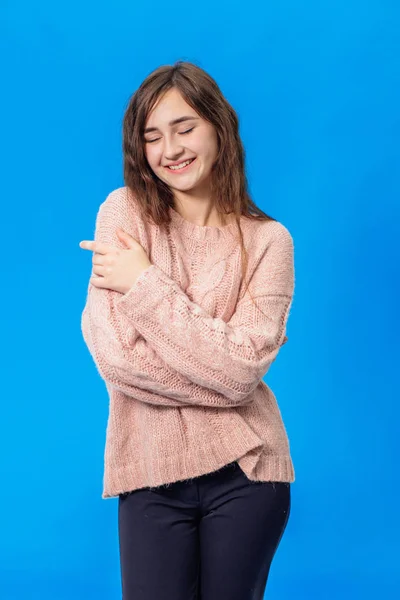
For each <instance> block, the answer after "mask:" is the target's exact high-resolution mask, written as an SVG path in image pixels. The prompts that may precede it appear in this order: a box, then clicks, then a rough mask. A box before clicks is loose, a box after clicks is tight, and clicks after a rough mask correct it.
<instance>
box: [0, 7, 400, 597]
mask: <svg viewBox="0 0 400 600" xmlns="http://www.w3.org/2000/svg"><path fill="white" fill-rule="evenodd" d="M399 25H400V5H399V4H398V3H395V2H393V1H389V0H371V1H370V2H363V1H361V0H358V1H357V0H334V1H332V0H327V1H325V2H317V1H316V0H308V1H307V0H306V1H305V2H296V1H294V0H285V1H282V2H271V1H269V0H267V1H264V2H261V0H260V1H259V2H247V3H246V4H244V5H243V4H242V3H235V2H232V1H231V2H226V1H225V0H222V1H221V2H218V3H215V2H208V1H207V0H206V1H205V2H203V4H201V5H196V4H185V5H184V6H183V5H178V6H175V5H173V6H169V5H166V4H165V3H162V2H157V0H155V2H153V4H152V5H151V6H150V5H149V4H148V3H135V2H134V3H132V2H128V1H127V0H116V1H114V2H113V3H111V2H108V3H107V2H100V3H99V2H94V1H93V0H88V1H86V2H76V1H75V0H69V2H58V3H54V2H49V1H48V0H42V1H41V2H36V3H32V2H28V1H27V0H16V1H13V2H11V1H7V0H6V1H5V2H2V3H1V5H0V51H1V56H2V58H3V60H2V74H1V80H2V84H3V93H2V94H1V96H0V107H1V111H0V112H1V119H2V127H1V130H2V136H1V137H2V145H1V153H2V156H1V166H2V169H1V194H2V202H1V211H2V219H1V221H2V252H1V256H2V261H1V262H2V270H1V280H2V294H1V301H2V311H1V319H2V345H1V348H2V361H1V365H2V370H3V373H2V394H1V396H2V404H1V406H2V420H1V424H2V435H1V436H0V468H1V487H2V493H1V499H0V503H1V509H0V515H1V536H0V539H1V541H0V598H1V599H2V600H50V599H51V600H72V599H74V600H79V599H85V600H86V599H87V598H96V599H97V600H103V599H104V600H105V599H107V600H111V599H113V598H114V599H118V598H120V597H121V590H120V579H119V559H118V540H117V500H115V499H111V500H108V501H105V500H102V499H101V488H102V477H103V450H104V441H105V427H106V420H107V414H108V396H107V392H106V388H105V385H104V383H103V381H102V380H101V379H100V376H99V375H98V373H97V371H96V368H95V365H94V363H93V361H92V358H91V356H90V354H89V352H88V350H87V348H86V346H85V344H84V342H83V339H82V335H81V330H80V318H81V312H82V310H83V306H84V303H85V299H86V289H87V284H88V278H89V275H90V270H91V253H90V252H87V251H83V250H82V249H80V248H79V245H78V244H79V242H80V241H81V240H83V239H92V237H93V232H94V222H95V216H96V212H97V209H98V207H99V205H100V203H101V202H103V201H104V200H105V198H106V196H107V195H108V193H109V192H110V191H112V190H113V189H115V188H116V187H119V186H120V185H123V178H122V150H121V121H122V116H123V113H124V110H125V108H126V105H127V102H128V99H129V97H130V96H131V94H132V93H133V92H134V90H135V89H136V88H137V87H138V85H139V84H140V83H141V81H142V80H143V79H144V78H145V77H146V76H147V74H148V73H149V72H150V71H152V70H153V69H154V68H156V67H157V66H159V65H162V64H172V63H173V62H175V61H176V60H179V59H183V60H189V61H193V62H196V63H197V64H198V65H199V66H201V67H203V68H204V69H206V70H207V71H208V72H209V73H210V74H211V75H212V76H213V77H214V78H215V79H216V80H217V82H218V83H219V85H220V87H221V89H222V91H223V93H224V94H225V95H226V97H227V98H228V100H229V101H230V103H231V104H232V105H233V106H234V108H235V109H236V110H237V112H238V115H239V119H240V128H241V135H242V138H243V141H244V144H245V148H246V153H247V173H248V178H249V183H250V191H251V194H252V197H253V199H254V200H255V202H256V203H257V204H258V205H259V206H260V207H261V208H262V209H264V210H265V211H266V212H267V213H269V214H271V215H272V216H274V217H275V218H277V219H278V220H280V221H281V222H282V223H283V224H284V225H285V226H286V227H287V228H288V229H289V231H290V232H291V234H292V236H293V239H294V243H295V265H296V289H295V300H294V303H293V307H292V311H291V316H290V319H289V324H288V331H287V333H288V338H289V342H288V343H287V344H286V345H285V346H284V347H283V349H282V350H281V352H280V354H279V356H278V359H277V360H276V362H275V363H274V365H273V366H272V368H271V370H270V371H269V373H268V374H267V376H266V381H267V383H268V384H269V385H270V386H271V388H272V389H273V391H274V393H275V395H276V397H277V400H278V403H279V406H280V409H281V412H282V416H283V418H284V422H285V426H286V428H287V432H288V435H289V439H290V444H291V452H292V457H293V461H294V466H295V471H296V481H295V482H294V483H293V484H292V509H291V516H290V519H289V522H288V526H287V529H286V531H285V534H284V537H283V539H282V541H281V544H280V546H279V548H278V551H277V554H276V556H275V558H274V561H273V564H272V568H271V572H270V577H269V581H268V585H267V591H266V594H265V595H266V597H268V598H270V599H271V600H272V599H274V598H275V599H278V598H279V600H286V599H287V600H289V599H291V600H292V599H294V598H296V600H302V599H305V600H311V599H314V598H315V599H318V600H322V599H324V600H325V599H327V600H333V599H336V598H341V599H347V598H348V599H350V598H351V599H352V600H354V599H360V600H361V599H362V600H368V599H369V598H374V599H375V598H376V597H382V598H383V597H395V596H396V595H397V594H399V591H400V586H399V571H398V547H399V546H398V537H399V513H398V511H397V506H398V499H399V494H398V492H399V482H398V468H397V467H398V456H399V453H398V451H399V443H398V438H397V434H398V420H399V417H400V411H399V404H398V402H395V399H396V400H397V399H398V390H397V385H396V386H395V373H396V372H398V363H397V360H398V358H399V355H398V339H399V334H400V331H399V320H398V317H397V313H396V310H397V306H398V294H399V270H398V265H399V251H398V230H399V227H398V220H399V216H400V215H399V202H398V199H399V191H400V182H399V150H398V148H399V133H400V122H399V106H400V86H399V73H400V70H399V57H400V53H399V50H400V48H399ZM396 383H397V381H396ZM396 593H397V594H396ZM205 600H207V599H205ZM221 600H222V599H221Z"/></svg>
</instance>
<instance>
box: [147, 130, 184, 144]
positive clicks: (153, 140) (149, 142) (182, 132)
mask: <svg viewBox="0 0 400 600" xmlns="http://www.w3.org/2000/svg"><path fill="white" fill-rule="evenodd" d="M193 129H194V127H191V128H190V129H186V131H179V132H178V133H179V135H186V134H187V133H190V132H191V131H193ZM159 139H160V138H159V137H158V138H154V139H152V140H145V141H146V143H147V144H152V143H153V142H158V140H159Z"/></svg>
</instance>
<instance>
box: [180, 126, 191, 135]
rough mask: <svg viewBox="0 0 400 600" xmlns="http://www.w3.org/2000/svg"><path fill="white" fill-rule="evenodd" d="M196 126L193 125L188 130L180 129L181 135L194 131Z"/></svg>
mask: <svg viewBox="0 0 400 600" xmlns="http://www.w3.org/2000/svg"><path fill="white" fill-rule="evenodd" d="M193 129H194V127H191V128H190V129H186V131H180V132H179V135H185V133H190V132H191V131H193Z"/></svg>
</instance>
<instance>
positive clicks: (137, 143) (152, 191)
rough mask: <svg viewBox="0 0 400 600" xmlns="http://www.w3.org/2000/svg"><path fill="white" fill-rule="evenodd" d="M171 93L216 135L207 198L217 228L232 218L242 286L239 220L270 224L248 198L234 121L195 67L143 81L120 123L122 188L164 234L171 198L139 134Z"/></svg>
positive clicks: (171, 69) (163, 71)
mask: <svg viewBox="0 0 400 600" xmlns="http://www.w3.org/2000/svg"><path fill="white" fill-rule="evenodd" d="M171 88H176V89H177V90H178V91H179V92H180V93H181V95H182V97H183V98H184V100H185V101H186V102H187V103H188V104H189V106H191V107H192V108H193V109H194V110H195V111H196V112H197V114H198V115H200V117H202V118H203V119H205V120H206V121H208V122H209V123H211V124H212V125H213V126H214V128H215V130H216V133H217V139H218V155H217V158H216V161H215V163H214V165H213V167H212V171H211V197H212V202H213V205H214V206H215V208H216V210H217V212H218V214H219V216H220V217H221V221H222V222H223V223H225V217H224V214H228V213H234V215H235V220H236V223H237V227H238V231H239V241H240V247H241V257H242V278H243V280H244V277H245V272H246V269H247V265H248V254H247V250H246V248H245V245H244V240H243V232H242V229H241V226H240V217H241V216H246V217H247V218H248V219H255V220H258V221H276V219H274V218H273V217H271V216H269V215H267V214H266V213H264V212H263V211H262V210H261V209H260V208H258V206H256V204H255V203H254V202H253V200H252V199H251V198H250V195H249V192H248V183H247V178H246V173H245V151H244V148H243V144H242V141H241V139H240V136H239V119H238V116H237V114H236V112H235V110H234V109H233V108H232V106H231V105H230V104H229V102H228V101H227V100H226V98H225V97H224V96H223V94H222V92H221V90H220V89H219V87H218V85H217V83H216V82H215V80H214V79H213V78H212V77H211V76H210V75H209V74H208V73H206V72H205V71H204V70H203V69H201V68H200V67H198V66H197V65H195V64H193V63H190V62H184V61H178V62H176V63H175V64H174V65H172V66H171V65H164V66H161V67H158V68H157V69H155V70H154V71H153V72H152V73H150V74H149V75H148V76H147V77H146V79H145V80H144V81H143V83H142V84H141V85H140V87H139V88H138V89H137V90H136V92H135V93H134V94H133V95H132V97H131V98H130V100H129V103H128V106H127V108H126V111H125V114H124V118H123V141H122V148H123V160H124V181H125V185H126V186H127V187H128V189H129V190H130V191H131V192H132V194H133V195H134V197H135V199H136V201H137V202H138V204H139V208H140V210H141V212H142V214H143V216H144V217H146V218H150V219H151V220H152V221H153V223H155V224H156V225H158V226H159V227H163V228H165V227H166V226H167V225H168V224H169V221H170V215H169V207H170V206H174V202H173V194H172V191H171V189H170V188H169V187H168V186H167V184H165V183H164V182H163V181H161V180H160V179H159V178H158V177H157V176H156V175H155V174H154V172H153V171H152V169H151V168H150V166H149V164H148V162H147V159H146V156H145V151H144V128H145V123H146V120H147V117H148V115H149V113H150V111H151V110H152V108H153V107H154V105H155V104H156V102H157V101H158V99H159V98H160V97H161V96H162V95H164V93H165V92H167V91H168V90H170V89H171ZM247 288H248V285H247ZM250 295H251V294H250ZM251 297H252V296H251ZM252 299H253V297H252ZM253 301H254V299H253Z"/></svg>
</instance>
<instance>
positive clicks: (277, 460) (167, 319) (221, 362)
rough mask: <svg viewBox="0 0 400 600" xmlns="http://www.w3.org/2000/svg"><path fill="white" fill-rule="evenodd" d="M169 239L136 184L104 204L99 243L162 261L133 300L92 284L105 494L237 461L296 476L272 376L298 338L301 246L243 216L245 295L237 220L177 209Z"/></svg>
mask: <svg viewBox="0 0 400 600" xmlns="http://www.w3.org/2000/svg"><path fill="white" fill-rule="evenodd" d="M170 214H171V224H170V234H169V235H167V234H166V233H164V232H163V231H162V230H161V229H160V228H159V227H156V226H155V225H154V224H152V223H151V222H149V223H145V222H144V221H143V220H142V219H141V216H140V211H139V207H138V205H137V204H136V203H135V198H134V197H133V195H132V194H131V192H130V191H129V189H128V188H127V187H121V188H118V189H116V190H114V191H113V192H111V193H110V194H109V195H108V197H107V198H106V200H105V201H104V202H103V203H102V204H101V205H100V208H99V211H98V214H97V218H96V229H95V234H94V239H95V240H99V241H102V242H106V243H109V244H112V245H113V246H117V247H120V248H124V247H125V246H124V245H123V243H122V242H121V241H120V240H119V239H118V237H117V235H116V228H117V227H118V226H119V227H121V228H122V229H123V230H124V231H126V232H127V233H129V234H130V235H131V236H132V237H134V238H135V239H136V240H137V241H138V242H139V243H140V244H141V245H142V247H143V248H144V250H145V251H146V253H147V255H148V257H149V260H150V261H151V262H152V265H151V266H149V267H148V268H147V269H146V270H145V271H143V272H142V273H141V275H140V276H139V278H138V279H137V280H136V282H135V283H134V285H133V286H132V287H131V289H130V290H129V291H128V292H127V293H126V294H121V293H119V292H115V291H113V290H108V289H101V288H96V287H95V286H93V285H91V284H90V283H89V286H88V292H87V299H86V304H85V307H84V309H83V313H82V321H81V326H82V333H83V338H84V340H85V343H86V345H87V347H88V349H89V351H90V353H91V355H92V357H93V360H94V362H95V364H96V367H97V370H98V372H99V373H100V376H101V377H102V379H103V380H104V381H105V385H106V387H107V390H108V394H109V400H110V403H109V418H108V424H107V432H106V447H105V455H104V462H105V470H104V480H103V494H102V497H103V498H111V497H114V496H118V494H120V493H123V492H127V491H131V490H134V489H138V488H142V487H155V486H158V485H162V484H168V483H170V482H174V481H179V480H183V479H188V478H192V477H196V476H199V475H202V474H205V473H209V472H211V471H214V470H217V469H219V468H221V467H222V466H224V465H226V464H228V463H230V462H232V461H234V460H238V463H239V465H240V467H241V468H242V470H243V471H244V473H245V474H246V475H247V477H248V478H249V479H251V480H254V481H287V482H292V481H294V469H293V464H292V460H291V456H290V449H289V442H288V437H287V433H286V429H285V426H284V424H283V421H282V417H281V413H280V410H279V408H278V405H277V402H276V398H275V396H274V394H273V392H272V391H271V389H270V388H269V387H268V386H267V385H266V384H265V382H264V381H262V377H264V376H265V374H266V373H267V371H268V369H269V367H270V365H271V364H272V362H273V361H274V360H275V358H276V356H277V354H278V351H279V349H280V347H281V346H282V345H283V344H284V343H285V342H286V341H287V337H286V335H285V333H286V322H287V319H288V316H289V310H290V307H291V304H292V299H293V291H294V262H293V240H292V237H291V235H290V233H289V231H288V230H287V229H286V228H285V227H284V226H283V225H282V224H281V223H279V222H274V221H269V222H255V221H251V220H250V219H247V218H246V217H242V218H241V224H242V230H243V235H244V241H245V245H246V248H247V249H248V253H249V265H248V269H249V270H248V271H247V276H246V281H247V277H248V276H251V281H250V290H251V292H252V294H253V297H254V298H255V303H256V305H258V306H259V307H260V308H261V310H262V311H263V312H264V313H265V314H266V315H267V316H264V315H263V314H262V312H260V311H259V310H258V309H257V306H255V305H254V303H253V301H252V300H251V298H250V296H249V294H248V292H246V294H245V295H244V296H243V292H244V285H243V284H242V283H241V262H240V244H239V242H238V240H237V238H236V237H235V236H237V235H238V233H237V226H236V223H229V224H228V225H226V226H223V227H215V226H206V227H203V226H201V225H196V224H194V223H191V222H190V221H187V220H186V219H184V218H183V217H182V216H181V215H180V214H179V213H178V212H176V211H175V210H174V209H173V208H170Z"/></svg>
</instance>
